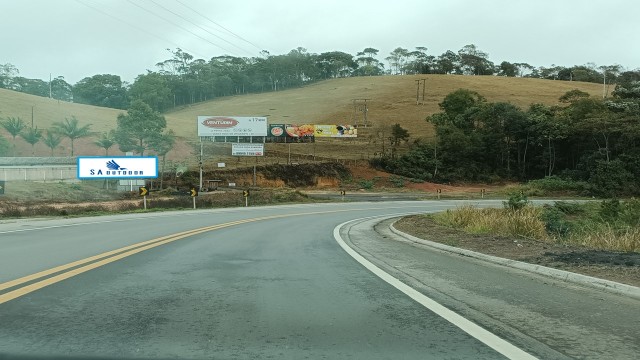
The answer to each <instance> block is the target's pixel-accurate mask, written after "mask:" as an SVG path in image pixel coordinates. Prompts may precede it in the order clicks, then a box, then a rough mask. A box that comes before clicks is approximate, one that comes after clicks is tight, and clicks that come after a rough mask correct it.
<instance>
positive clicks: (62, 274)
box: [0, 215, 290, 304]
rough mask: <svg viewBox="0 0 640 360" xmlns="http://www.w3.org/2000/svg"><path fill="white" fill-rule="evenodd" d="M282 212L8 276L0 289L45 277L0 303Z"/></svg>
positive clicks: (141, 243) (4, 298)
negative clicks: (45, 268) (119, 261)
mask: <svg viewBox="0 0 640 360" xmlns="http://www.w3.org/2000/svg"><path fill="white" fill-rule="evenodd" d="M284 216H287V215H275V216H266V217H260V218H252V219H244V220H237V221H231V222H227V223H224V224H218V225H212V226H207V227H202V228H198V229H194V230H189V231H183V232H179V233H176V234H172V235H167V236H163V237H159V238H155V239H152V240H148V241H143V242H140V243H137V244H133V245H129V246H125V247H122V248H119V249H116V250H112V251H107V252H104V253H102V254H98V255H95V256H91V257H88V258H86V259H82V260H78V261H74V262H70V263H68V264H65V265H60V266H57V267H54V268H51V269H48V270H44V271H41V272H38V273H35V274H31V275H27V276H24V277H21V278H19V279H15V280H11V281H8V282H5V283H2V284H0V292H1V291H3V290H6V289H10V288H13V287H16V286H20V285H23V284H26V283H30V282H33V281H36V280H38V279H41V278H44V279H43V280H40V281H36V282H33V283H31V284H28V285H25V286H23V287H20V288H18V289H15V290H12V291H9V292H6V293H4V294H2V295H0V304H3V303H6V302H7V301H11V300H13V299H15V298H19V297H21V296H24V295H26V294H28V293H31V292H33V291H36V290H39V289H42V288H43V287H45V286H49V285H52V284H55V283H57V282H60V281H63V280H66V279H68V278H70V277H73V276H76V275H79V274H82V273H84V272H87V271H89V270H93V269H95V268H98V267H101V266H103V265H106V264H109V263H112V262H114V261H118V260H120V259H123V258H126V257H129V256H131V255H135V254H137V253H139V252H142V251H145V250H149V249H153V248H155V247H158V246H162V245H164V244H168V243H170V242H173V241H176V240H180V239H184V238H186V237H189V236H193V235H197V234H201V233H204V232H208V231H213V230H218V229H222V228H226V227H229V226H234V225H240V224H244V223H248V222H254V221H259V220H266V219H273V218H278V217H284ZM289 216H290V215H289ZM67 270H68V271H67ZM58 273H59V274H58ZM54 274H57V275H54ZM51 275H54V276H51ZM49 276H50V277H49Z"/></svg>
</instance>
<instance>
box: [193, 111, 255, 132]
mask: <svg viewBox="0 0 640 360" xmlns="http://www.w3.org/2000/svg"><path fill="white" fill-rule="evenodd" d="M198 136H267V118H266V117H239V116H198Z"/></svg>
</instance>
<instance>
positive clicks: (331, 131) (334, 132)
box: [314, 125, 358, 137]
mask: <svg viewBox="0 0 640 360" xmlns="http://www.w3.org/2000/svg"><path fill="white" fill-rule="evenodd" d="M314 132H315V136H317V137H357V136H358V129H357V128H356V127H355V126H353V125H314Z"/></svg>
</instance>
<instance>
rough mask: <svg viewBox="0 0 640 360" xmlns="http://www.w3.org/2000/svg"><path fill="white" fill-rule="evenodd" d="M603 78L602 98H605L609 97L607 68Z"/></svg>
mask: <svg viewBox="0 0 640 360" xmlns="http://www.w3.org/2000/svg"><path fill="white" fill-rule="evenodd" d="M602 78H603V81H602V98H603V99H604V98H606V97H607V69H604V71H603V73H602Z"/></svg>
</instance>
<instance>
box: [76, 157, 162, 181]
mask: <svg viewBox="0 0 640 360" xmlns="http://www.w3.org/2000/svg"><path fill="white" fill-rule="evenodd" d="M77 177H78V179H80V180H91V179H155V178H157V177H158V157H157V156H109V157H103V156H100V157H98V156H79V157H78V175H77Z"/></svg>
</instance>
